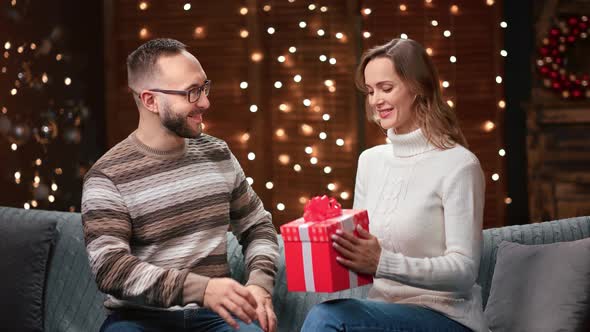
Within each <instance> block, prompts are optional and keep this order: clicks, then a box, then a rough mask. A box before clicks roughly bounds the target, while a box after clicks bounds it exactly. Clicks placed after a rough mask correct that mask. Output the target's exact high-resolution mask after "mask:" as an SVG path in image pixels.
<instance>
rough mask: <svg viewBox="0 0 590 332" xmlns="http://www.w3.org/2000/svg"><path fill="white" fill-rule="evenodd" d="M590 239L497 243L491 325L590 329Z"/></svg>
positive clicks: (489, 314)
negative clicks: (535, 242) (535, 243)
mask: <svg viewBox="0 0 590 332" xmlns="http://www.w3.org/2000/svg"><path fill="white" fill-rule="evenodd" d="M589 315H590V238H586V239H582V240H577V241H571V242H558V243H551V244H540V245H522V244H518V243H512V242H507V241H503V242H501V243H500V245H499V246H498V253H497V259H496V267H495V270H494V276H493V277H492V285H491V289H490V297H489V300H488V303H487V306H486V309H485V316H486V319H487V321H488V324H489V327H490V329H491V330H492V331H494V332H500V331H514V332H517V331H527V332H528V331H590V316H589Z"/></svg>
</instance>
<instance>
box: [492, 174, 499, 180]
mask: <svg viewBox="0 0 590 332" xmlns="http://www.w3.org/2000/svg"><path fill="white" fill-rule="evenodd" d="M492 180H494V181H498V180H500V175H498V173H494V174H492Z"/></svg>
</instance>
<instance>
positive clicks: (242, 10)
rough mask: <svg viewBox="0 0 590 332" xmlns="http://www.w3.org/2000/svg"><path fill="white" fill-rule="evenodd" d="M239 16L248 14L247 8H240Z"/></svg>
mask: <svg viewBox="0 0 590 332" xmlns="http://www.w3.org/2000/svg"><path fill="white" fill-rule="evenodd" d="M240 14H242V15H246V14H248V8H246V7H242V8H240Z"/></svg>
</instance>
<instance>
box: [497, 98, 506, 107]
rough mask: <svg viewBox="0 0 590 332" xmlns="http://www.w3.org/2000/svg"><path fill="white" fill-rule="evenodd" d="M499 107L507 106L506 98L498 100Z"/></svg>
mask: <svg viewBox="0 0 590 332" xmlns="http://www.w3.org/2000/svg"><path fill="white" fill-rule="evenodd" d="M498 107H500V108H506V102H505V101H504V100H500V101H499V102H498Z"/></svg>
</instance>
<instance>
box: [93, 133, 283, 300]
mask: <svg viewBox="0 0 590 332" xmlns="http://www.w3.org/2000/svg"><path fill="white" fill-rule="evenodd" d="M82 220H83V224H84V236H85V241H86V249H87V251H88V255H89V258H90V266H91V268H92V272H93V273H94V275H95V277H96V281H97V284H98V287H99V289H100V290H101V291H103V292H104V293H107V294H109V297H108V299H107V301H106V302H105V306H106V307H108V308H119V307H141V308H150V309H181V308H182V307H184V306H186V305H189V306H195V304H192V303H191V304H189V303H184V301H183V299H182V289H183V284H184V281H185V279H186V276H187V274H188V273H189V272H192V273H195V274H197V275H198V276H199V279H200V287H199V297H200V299H199V300H198V302H199V303H198V304H200V303H202V296H203V294H204V291H205V288H206V285H207V282H208V280H209V278H212V277H226V276H229V267H228V263H227V257H226V256H227V240H226V232H227V230H228V227H229V226H230V225H231V230H232V232H234V234H235V235H236V236H237V238H238V239H239V241H240V243H241V245H242V246H243V248H244V255H245V260H246V262H245V263H246V268H247V271H249V279H248V284H257V285H259V286H262V287H264V288H265V289H267V290H268V291H269V292H272V287H273V281H274V277H275V274H276V262H277V260H278V245H277V239H276V231H275V228H274V226H273V224H272V221H271V216H270V213H268V212H267V211H265V210H264V208H263V206H262V202H261V201H260V199H259V198H258V196H257V195H256V194H255V193H254V191H253V190H252V188H251V187H250V185H249V184H248V182H247V181H246V178H245V176H244V173H243V171H242V169H241V167H240V165H239V163H238V161H237V159H236V158H235V157H234V156H233V154H232V153H231V152H230V150H229V148H228V147H227V144H226V143H225V142H224V141H222V140H219V139H217V138H214V137H211V136H208V135H201V136H200V137H199V138H197V139H186V140H185V144H184V145H183V146H182V147H181V148H180V149H176V150H173V151H157V150H154V149H151V148H149V147H147V146H146V145H144V144H142V143H141V142H140V141H139V140H138V139H137V137H136V136H135V134H134V133H133V134H131V135H130V136H129V137H128V138H127V139H125V140H123V141H122V142H121V143H119V144H117V145H116V146H115V147H114V148H112V149H111V150H109V151H108V152H107V153H106V154H105V155H104V156H103V157H102V158H101V159H100V160H99V161H98V162H97V163H96V164H95V165H94V166H93V167H92V168H91V170H90V171H89V172H88V174H87V175H86V177H85V179H84V190H83V196H82Z"/></svg>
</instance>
